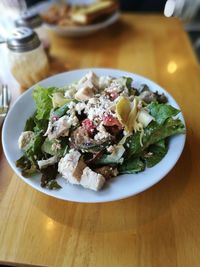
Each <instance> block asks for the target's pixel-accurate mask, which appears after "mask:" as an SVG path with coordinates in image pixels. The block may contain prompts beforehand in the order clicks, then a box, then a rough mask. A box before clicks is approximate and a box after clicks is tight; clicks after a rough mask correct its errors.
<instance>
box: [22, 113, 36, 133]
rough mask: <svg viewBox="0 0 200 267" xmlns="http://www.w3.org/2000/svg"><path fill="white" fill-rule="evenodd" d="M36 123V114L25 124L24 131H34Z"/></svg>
mask: <svg viewBox="0 0 200 267" xmlns="http://www.w3.org/2000/svg"><path fill="white" fill-rule="evenodd" d="M35 126H36V124H35V114H34V115H33V116H31V117H30V118H29V119H28V120H27V121H26V124H25V127H24V131H34V127H35Z"/></svg>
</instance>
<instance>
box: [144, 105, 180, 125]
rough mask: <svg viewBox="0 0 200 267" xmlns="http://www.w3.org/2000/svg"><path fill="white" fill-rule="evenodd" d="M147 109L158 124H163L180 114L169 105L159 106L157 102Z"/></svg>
mask: <svg viewBox="0 0 200 267" xmlns="http://www.w3.org/2000/svg"><path fill="white" fill-rule="evenodd" d="M147 108H148V110H149V112H150V114H151V116H153V117H154V118H155V120H156V122H157V123H158V124H163V123H164V122H165V121H166V120H167V119H168V118H172V117H174V116H176V115H177V114H178V113H179V112H180V110H178V109H176V108H174V107H172V106H171V105H168V104H159V103H158V102H152V103H151V104H149V105H148V106H147Z"/></svg>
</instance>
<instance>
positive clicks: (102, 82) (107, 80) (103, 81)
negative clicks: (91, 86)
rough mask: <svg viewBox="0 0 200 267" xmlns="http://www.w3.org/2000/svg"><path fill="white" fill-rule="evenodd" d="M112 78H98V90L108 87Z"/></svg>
mask: <svg viewBox="0 0 200 267" xmlns="http://www.w3.org/2000/svg"><path fill="white" fill-rule="evenodd" d="M112 80H113V78H112V77H110V76H100V77H99V88H100V89H105V88H107V87H109V86H110V84H111V82H112Z"/></svg>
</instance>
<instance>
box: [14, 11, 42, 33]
mask: <svg viewBox="0 0 200 267" xmlns="http://www.w3.org/2000/svg"><path fill="white" fill-rule="evenodd" d="M42 22H43V21H42V18H41V16H40V15H39V14H37V13H34V12H30V11H26V12H24V13H23V14H22V15H21V16H20V17H19V18H18V19H16V20H15V25H16V26H17V27H29V28H32V29H34V28H37V27H39V26H41V25H42Z"/></svg>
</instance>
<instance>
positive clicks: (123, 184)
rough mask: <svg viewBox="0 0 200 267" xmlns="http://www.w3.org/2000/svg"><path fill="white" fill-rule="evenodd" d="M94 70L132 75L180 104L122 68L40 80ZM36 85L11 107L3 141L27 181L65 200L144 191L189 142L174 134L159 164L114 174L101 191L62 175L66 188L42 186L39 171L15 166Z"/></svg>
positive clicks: (68, 79) (53, 82) (62, 80)
mask: <svg viewBox="0 0 200 267" xmlns="http://www.w3.org/2000/svg"><path fill="white" fill-rule="evenodd" d="M90 70H92V71H94V72H95V73H96V74H97V75H110V76H113V77H121V76H129V77H132V78H133V80H134V82H133V85H134V86H135V87H136V88H137V87H138V86H139V85H140V84H147V85H148V86H149V87H150V89H151V90H152V91H158V92H160V93H165V95H166V96H167V97H168V100H169V103H170V104H171V105H173V106H174V107H176V108H179V106H178V104H177V103H176V101H175V100H174V99H173V97H172V96H171V95H170V94H169V93H167V92H166V91H165V90H164V89H163V88H161V87H160V86H159V85H157V84H156V83H154V82H152V81H150V80H149V79H146V78H144V77H142V76H139V75H136V74H132V73H128V72H124V71H120V70H114V69H80V70H75V71H70V72H65V73H61V74H58V75H55V76H52V77H50V78H48V79H45V80H43V81H41V82H39V84H40V85H42V86H45V87H48V86H64V85H66V84H70V83H72V82H74V81H76V80H78V79H80V78H81V77H82V76H83V75H85V74H86V73H87V72H88V71H90ZM33 89H34V86H33V87H31V88H30V89H29V90H28V91H26V92H25V93H24V94H23V95H21V96H20V97H19V98H18V99H17V101H16V102H15V104H14V105H13V107H12V108H11V110H10V111H9V113H8V115H7V117H6V120H5V123H4V126H3V132H2V143H3V149H4V152H5V155H6V157H7V160H8V162H9V164H10V165H11V167H12V168H13V170H14V171H15V172H16V174H17V175H18V176H19V177H21V179H22V180H23V181H25V182H26V183H27V184H29V185H30V186H32V187H33V188H35V189H37V190H39V191H41V192H43V193H45V194H47V195H50V196H53V197H56V198H60V199H64V200H70V201H75V202H91V203H92V202H108V201H114V200H118V199H123V198H127V197H130V196H133V195H135V194H137V193H140V192H142V191H144V190H146V189H147V188H149V187H151V186H152V185H154V184H156V183H157V182H159V181H160V180H161V179H162V178H163V177H164V176H165V175H166V174H167V173H168V172H169V171H170V170H171V169H172V168H173V167H174V165H175V164H176V162H177V160H178V159H179V157H180V155H181V153H182V150H183V147H184V144H185V135H183V134H182V135H177V136H174V137H172V138H170V143H169V151H168V153H167V155H166V156H165V157H164V159H163V160H162V161H161V162H159V163H158V164H157V165H156V166H154V167H153V168H149V169H146V170H145V171H144V172H141V173H138V174H127V175H123V176H122V175H121V176H118V177H116V178H113V179H111V180H109V181H108V182H107V184H106V186H105V187H104V188H103V189H102V190H101V191H99V192H94V191H90V190H87V189H84V188H82V187H81V186H76V185H70V184H68V183H67V182H66V180H64V179H63V178H58V181H59V183H60V184H61V186H62V189H60V190H53V191H51V190H48V189H45V188H42V187H40V176H39V175H36V176H34V177H32V178H24V177H23V176H22V175H21V173H20V170H19V169H18V168H16V166H15V161H16V160H17V159H18V158H19V157H20V156H21V155H22V152H21V151H20V150H19V149H18V145H17V141H18V137H19V136H20V134H21V132H22V131H23V128H24V125H25V121H26V120H27V119H28V118H29V117H30V116H31V115H32V114H33V112H34V111H35V105H34V102H33V99H32V91H33ZM179 118H180V119H182V120H183V122H184V119H183V115H182V114H179Z"/></svg>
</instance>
